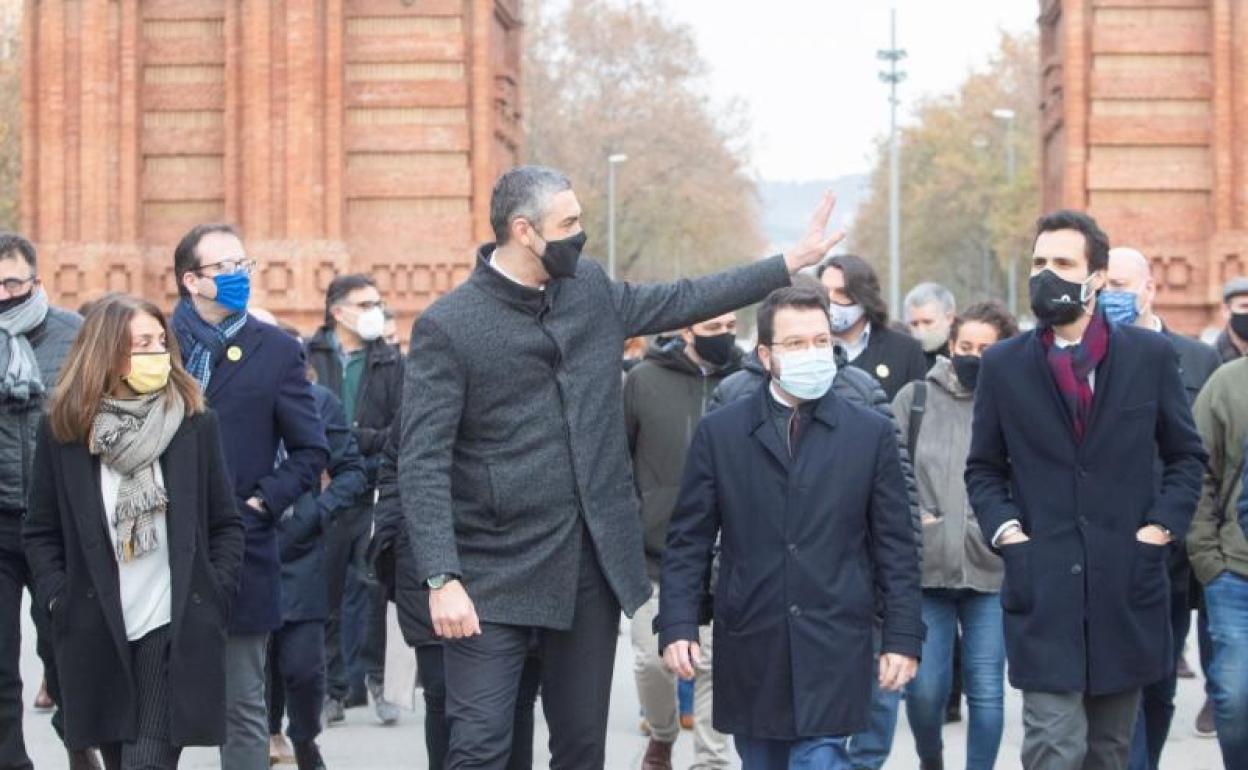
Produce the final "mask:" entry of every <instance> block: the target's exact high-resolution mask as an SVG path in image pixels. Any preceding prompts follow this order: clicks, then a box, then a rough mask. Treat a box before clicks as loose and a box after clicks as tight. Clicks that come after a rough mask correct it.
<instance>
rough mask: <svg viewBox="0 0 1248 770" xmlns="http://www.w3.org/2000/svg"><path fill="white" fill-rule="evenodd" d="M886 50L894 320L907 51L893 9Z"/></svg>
mask: <svg viewBox="0 0 1248 770" xmlns="http://www.w3.org/2000/svg"><path fill="white" fill-rule="evenodd" d="M889 46H891V47H890V48H888V49H887V50H883V51H879V52H877V53H876V58H878V59H880V60H881V61H886V62H888V69H887V70H885V71H884V72H881V73H880V80H882V81H884V82H885V83H888V86H889V90H888V103H889V105H890V106H891V108H892V112H891V114H890V119H889V121H890V122H889V138H888V305H889V312H890V313H891V314H892V315H893V316H894V317H896V316H897V314H898V313H899V312H900V311H901V190H900V189H899V188H900V184H901V171H900V166H899V163H898V156H899V154H900V148H899V147H898V144H897V105H898V103H899V102H898V100H897V85H898V84H899V83H901V81H903V80H905V79H906V73H905V72H903V71H902V70H900V69H898V66H897V65H898V63H899V62H900V61H901V60H902V59H904V58H906V51H905V49H903V48H898V47H897V9H896V8H894V9H892V16H891V22H890V38H889Z"/></svg>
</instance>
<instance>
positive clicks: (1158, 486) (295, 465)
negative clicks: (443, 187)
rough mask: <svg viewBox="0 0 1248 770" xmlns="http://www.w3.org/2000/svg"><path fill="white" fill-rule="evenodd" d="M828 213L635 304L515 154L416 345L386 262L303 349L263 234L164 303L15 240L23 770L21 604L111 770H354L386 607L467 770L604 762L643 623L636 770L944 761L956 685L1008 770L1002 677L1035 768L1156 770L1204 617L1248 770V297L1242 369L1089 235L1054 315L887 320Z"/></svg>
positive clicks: (78, 743)
mask: <svg viewBox="0 0 1248 770" xmlns="http://www.w3.org/2000/svg"><path fill="white" fill-rule="evenodd" d="M834 205H835V201H834V199H833V198H832V197H831V196H830V195H828V196H825V197H824V199H823V200H822V201H821V202H820V204H819V206H818V208H817V210H816V211H815V213H814V216H813V217H812V221H811V224H810V227H809V229H808V230H807V232H806V233H805V235H804V236H803V238H802V239H801V240H800V241H799V242H798V243H796V244H794V245H793V246H791V247H790V248H789V249H788V250H786V251H785V252H784V253H783V254H779V255H777V256H775V257H772V258H770V259H766V260H759V261H754V260H746V259H743V260H742V262H743V266H741V267H738V268H735V269H732V270H728V271H725V272H722V273H719V274H715V275H711V276H706V277H702V278H695V279H689V280H681V281H677V282H675V283H670V284H646V285H643V284H630V283H626V282H617V281H613V280H611V279H610V278H609V277H608V276H607V274H606V273H605V271H604V270H603V269H602V268H601V267H600V266H599V265H598V264H597V263H596V262H594V261H591V260H588V259H582V257H581V254H582V250H583V248H584V246H585V244H586V241H587V235H586V233H585V231H584V228H583V227H582V223H581V209H580V204H579V202H578V200H577V198H576V195H575V192H574V191H573V189H572V185H571V183H570V182H569V181H568V179H567V178H566V177H565V176H563V175H562V174H560V173H559V172H557V171H554V170H551V169H547V168H542V167H535V166H522V167H517V168H515V169H512V170H510V171H508V172H506V173H505V174H503V175H502V176H501V177H500V178H499V180H498V181H497V183H496V185H495V187H494V190H493V195H492V199H491V206H490V223H491V226H492V229H493V231H494V236H495V241H494V242H493V243H490V244H486V245H484V246H482V247H481V249H480V250H479V252H478V255H477V262H476V266H475V269H474V270H473V272H472V273H471V275H470V276H469V277H468V279H467V280H466V281H465V282H464V283H463V284H461V285H460V286H459V287H457V288H456V289H454V290H452V291H451V292H449V293H448V294H447V295H445V296H443V297H441V298H440V299H438V300H437V301H435V302H434V303H433V304H432V305H431V306H430V307H429V308H428V309H427V310H426V311H425V312H423V313H422V314H421V315H420V317H419V318H418V319H417V321H416V323H415V324H414V326H413V328H412V332H411V338H410V342H409V345H410V351H409V352H408V353H407V354H406V356H405V355H403V354H402V352H401V351H400V348H399V345H398V342H397V339H396V337H395V330H394V323H393V316H392V315H391V314H389V312H388V310H387V308H386V306H385V304H384V301H383V298H382V295H381V292H380V291H379V290H378V288H377V285H376V284H375V283H374V282H373V281H372V280H371V278H370V277H369V276H367V275H359V274H353V275H341V276H338V277H337V278H335V279H334V280H333V281H332V283H331V284H330V285H329V287H328V290H327V292H326V297H325V316H324V322H323V324H322V325H321V326H320V328H318V329H316V330H315V331H314V332H313V333H311V334H309V335H307V336H306V337H305V335H304V334H303V333H302V332H301V331H300V330H297V329H294V328H292V327H290V326H289V325H286V324H284V323H283V322H282V321H281V320H280V319H278V318H276V317H274V316H273V315H272V314H271V313H269V312H267V311H265V310H264V309H263V308H259V307H256V306H255V305H254V303H252V302H251V301H250V277H251V275H252V273H253V271H254V270H255V268H256V264H255V261H254V260H252V259H251V258H249V257H248V256H247V251H246V249H245V246H244V243H243V240H242V236H241V235H240V233H239V232H238V231H237V230H235V229H234V228H232V227H230V226H228V225H220V224H204V225H200V226H197V227H195V228H193V229H192V230H191V231H190V232H188V233H187V234H186V236H185V237H184V238H183V239H182V240H181V241H180V242H179V243H178V244H177V245H176V247H175V248H174V251H173V268H174V275H175V276H176V281H177V290H178V293H179V300H178V302H177V304H176V306H175V307H174V308H173V309H172V312H171V313H169V314H166V312H165V310H164V309H162V308H160V307H158V306H156V305H155V304H153V303H151V302H149V301H147V300H145V299H142V298H139V297H132V296H128V295H123V294H109V295H106V296H103V297H100V298H98V299H95V300H93V301H92V302H90V303H88V304H87V305H86V306H84V307H82V308H80V309H79V312H71V311H69V310H65V309H60V308H56V307H53V306H51V304H50V298H49V297H48V295H47V293H46V292H45V290H44V288H43V285H42V283H41V281H40V279H39V271H38V264H39V263H38V260H37V257H36V252H35V248H34V246H33V245H32V244H31V243H30V242H29V241H27V240H26V239H25V238H23V237H21V236H20V235H16V234H0V372H2V373H3V374H2V376H0V612H3V613H4V616H3V618H0V770H21V769H23V768H31V767H32V765H31V762H30V759H29V757H28V756H27V753H26V749H25V746H24V742H23V733H22V726H23V720H22V713H23V702H22V682H21V678H20V676H19V673H18V665H19V658H20V650H21V641H20V631H19V628H20V622H19V621H20V618H19V614H20V608H21V606H22V599H23V592H24V591H27V590H28V591H29V592H30V594H31V597H32V601H31V616H32V619H33V622H34V627H35V629H36V636H37V644H36V649H37V653H38V656H39V658H40V660H41V662H42V664H43V670H44V676H45V685H44V688H43V690H42V691H41V693H40V699H41V701H45V702H46V704H47V705H48V706H49V707H50V709H51V710H53V712H54V714H53V717H52V724H53V726H54V728H55V729H56V732H57V734H58V735H59V736H60V738H61V739H62V741H63V742H64V745H65V747H66V750H67V756H68V760H69V765H70V767H71V768H74V770H79V769H80V768H96V767H101V766H102V767H106V768H109V770H114V769H117V768H123V769H124V770H147V769H149V768H173V767H176V766H177V765H178V760H179V756H180V754H181V751H182V749H183V747H187V746H219V747H220V760H221V767H222V768H224V769H225V770H260V769H261V768H267V767H269V766H270V764H271V763H285V762H293V763H294V764H296V765H297V766H298V767H299V768H300V770H316V769H317V768H324V767H325V761H324V759H323V758H322V756H321V752H320V749H319V747H318V739H319V738H320V735H321V732H322V730H323V729H324V728H325V727H326V726H332V725H334V724H337V723H340V722H342V721H343V719H344V718H345V710H346V709H348V708H352V707H356V706H369V707H371V709H372V711H373V714H374V715H375V717H376V719H377V721H378V722H380V723H381V724H383V725H391V724H394V723H395V722H397V721H399V719H400V710H399V708H398V707H397V706H396V705H395V704H394V703H392V702H390V701H389V700H388V699H387V695H386V692H387V688H386V676H385V674H386V648H387V642H388V641H390V642H392V643H393V642H394V641H395V640H387V612H388V607H389V606H390V605H391V604H392V603H393V604H394V605H395V607H396V609H397V617H398V619H399V627H400V630H401V634H402V637H403V642H404V643H405V644H406V645H407V646H408V647H410V648H412V650H413V653H412V655H413V657H414V659H415V663H416V668H417V671H418V682H419V684H420V686H421V689H422V692H423V698H424V705H425V708H424V719H425V721H424V739H425V740H424V743H425V749H426V755H427V763H428V766H429V767H430V768H435V770H436V769H440V768H444V767H445V768H455V769H459V768H469V767H473V768H497V769H499V770H501V769H502V768H514V769H517V770H518V769H519V768H528V767H531V766H532V764H533V733H534V719H535V709H536V708H537V704H538V703H539V702H540V704H541V708H542V709H543V712H544V715H545V719H546V723H547V725H548V728H549V733H550V754H551V757H552V758H551V767H556V768H578V769H580V768H595V767H602V766H603V765H604V763H605V760H606V752H607V720H608V710H609V704H610V692H611V688H612V686H613V681H612V680H613V675H614V666H615V657H616V646H617V643H618V637H619V632H620V619H621V614H623V615H625V616H628V617H629V618H631V624H630V636H629V639H630V641H631V646H632V651H633V660H634V663H635V665H634V675H635V678H636V687H637V693H638V697H639V701H640V706H641V712H642V724H643V728H644V731H645V733H646V734H647V736H648V738H647V741H648V742H647V744H646V748H645V751H644V755H643V756H642V759H641V768H642V770H669V769H670V768H671V767H672V766H673V753H672V749H673V745H674V743H675V741H676V740H677V739H678V736H679V735H680V733H681V727H682V724H684V725H685V726H687V727H689V728H691V730H692V735H693V741H694V755H695V764H694V766H695V767H700V768H712V767H726V766H730V765H731V764H732V761H733V760H732V754H733V752H735V753H736V755H737V756H739V758H740V761H741V764H742V765H743V767H744V768H746V770H772V769H773V768H774V769H776V770H780V769H785V768H792V769H793V770H805V769H807V768H817V769H821V770H878V768H880V767H882V766H883V764H884V763H885V761H886V760H887V758H888V757H889V755H890V753H892V752H893V751H894V750H896V751H899V752H907V751H909V749H906V748H902V747H894V739H895V733H896V727H897V722H898V718H899V711H900V709H901V707H902V704H903V703H904V707H905V710H906V715H907V721H908V723H909V725H910V729H911V733H912V736H913V744H914V745H913V750H912V751H913V762H914V764H915V765H917V766H918V767H919V768H921V770H939V769H941V768H943V767H944V747H943V743H942V729H943V727H944V725H945V724H946V723H947V722H948V721H949V719H950V714H951V712H953V715H954V716H955V717H957V718H960V714H961V700H962V696H963V694H964V695H965V700H966V707H967V708H966V719H967V725H968V729H967V746H966V751H965V756H966V767H967V768H968V770H983V769H987V768H992V767H994V766H995V765H996V764H997V763H998V756H999V754H1000V748H1001V743H1002V734H1003V728H1004V725H1005V722H1006V719H1007V714H1006V707H1005V696H1004V693H1005V682H1006V680H1007V671H1008V681H1009V683H1010V684H1011V685H1012V686H1013V687H1014V688H1016V689H1018V690H1020V691H1021V692H1022V694H1023V709H1022V714H1021V719H1022V722H1023V726H1024V732H1025V738H1024V743H1023V747H1022V752H1021V757H1020V758H1018V759H1019V761H1021V764H1022V765H1023V766H1024V767H1026V768H1028V769H1029V770H1080V769H1084V768H1086V769H1087V770H1102V769H1105V770H1110V769H1119V768H1123V769H1125V768H1130V770H1156V768H1158V766H1159V763H1160V758H1161V756H1162V754H1163V752H1164V750H1165V748H1166V743H1167V738H1168V735H1169V732H1170V727H1171V721H1172V718H1173V715H1174V700H1175V691H1176V680H1177V677H1178V676H1179V673H1180V670H1181V668H1182V667H1183V666H1182V664H1183V663H1184V657H1183V644H1184V641H1185V640H1186V639H1187V637H1188V634H1189V631H1190V630H1191V624H1192V618H1193V614H1195V615H1196V619H1197V632H1198V633H1197V638H1198V640H1199V643H1198V647H1199V653H1200V664H1201V668H1202V669H1203V672H1204V675H1205V678H1206V681H1207V687H1206V691H1207V696H1208V702H1207V704H1206V707H1205V709H1203V710H1202V714H1201V716H1200V719H1199V720H1198V721H1200V722H1201V723H1202V724H1203V725H1204V728H1205V730H1206V731H1207V732H1210V733H1216V736H1217V739H1218V741H1219V743H1220V747H1221V751H1222V756H1223V759H1224V763H1225V766H1226V767H1227V768H1232V769H1238V768H1244V767H1248V541H1246V540H1245V537H1244V531H1245V524H1248V487H1246V486H1245V483H1244V480H1245V464H1246V461H1245V458H1246V457H1248V451H1246V446H1245V442H1246V441H1248V277H1240V278H1235V279H1233V280H1231V281H1230V282H1228V283H1227V285H1226V287H1225V290H1224V295H1223V300H1224V314H1225V319H1224V320H1225V328H1224V329H1223V330H1222V332H1221V334H1220V335H1219V337H1218V339H1217V340H1216V342H1215V344H1213V345H1206V344H1205V343H1203V342H1200V341H1198V340H1195V339H1192V338H1188V337H1185V336H1183V335H1181V334H1178V333H1176V332H1175V331H1173V330H1172V329H1171V328H1169V327H1168V326H1167V325H1166V323H1165V320H1164V319H1163V318H1162V317H1161V316H1160V315H1159V314H1158V313H1157V311H1156V309H1155V308H1154V301H1155V299H1156V293H1157V292H1156V284H1155V282H1154V281H1153V278H1152V276H1151V273H1150V263H1149V260H1148V259H1147V256H1146V255H1144V254H1141V253H1140V252H1139V251H1137V250H1135V249H1132V248H1129V247H1127V246H1126V245H1115V246H1116V247H1115V248H1111V242H1110V239H1109V237H1108V236H1107V235H1106V234H1105V233H1104V232H1103V231H1102V230H1101V229H1100V228H1099V227H1098V225H1097V223H1096V222H1095V220H1093V219H1092V218H1091V217H1089V216H1088V215H1086V214H1084V213H1080V212H1074V211H1059V212H1053V213H1050V214H1046V215H1045V216H1043V217H1041V218H1040V220H1039V221H1038V223H1037V228H1036V232H1035V238H1034V247H1033V255H1032V260H1031V263H1032V264H1031V276H1030V280H1029V285H1028V289H1029V295H1030V310H1031V318H1029V319H1017V318H1015V317H1013V316H1012V315H1011V314H1010V313H1009V312H1007V310H1006V309H1005V307H1004V305H1002V304H1001V303H1000V302H998V301H995V300H992V299H988V298H986V299H984V300H982V301H979V302H976V303H975V304H971V305H969V306H967V307H965V308H963V309H959V308H958V306H957V303H956V301H955V298H954V296H953V294H952V293H951V292H950V291H949V290H948V289H946V288H945V287H943V286H941V285H940V284H938V283H934V282H927V283H923V284H920V285H918V286H916V287H915V288H914V289H913V290H912V291H911V292H910V293H909V294H908V295H907V297H906V299H905V301H904V303H903V305H904V309H903V315H904V318H903V319H900V320H899V321H898V322H893V321H892V319H890V318H889V312H888V308H887V306H886V303H885V302H884V301H883V299H882V298H881V291H880V284H879V280H878V278H877V276H876V274H875V272H874V270H873V269H872V267H871V266H870V264H869V263H868V262H867V261H865V260H863V259H861V258H859V257H857V256H853V255H848V254H838V255H834V256H829V254H830V252H831V250H832V249H833V247H834V246H835V245H836V244H837V243H838V242H839V241H840V240H841V238H842V237H843V233H841V232H834V233H831V234H829V233H828V232H827V224H828V221H829V218H830V216H831V213H832V210H833V207H834ZM937 277H938V276H933V278H937ZM759 303H761V304H759ZM755 304H758V307H757V313H756V318H755V326H756V330H757V334H756V339H755V340H754V341H753V344H751V345H750V346H749V348H750V349H749V350H746V349H745V342H746V341H745V339H744V338H743V335H742V334H741V328H743V327H744V324H743V323H742V319H741V318H739V317H738V315H737V314H738V312H739V311H740V310H741V309H742V308H745V307H747V306H751V305H755ZM1020 321H1026V323H1025V324H1022V325H1025V326H1027V327H1028V328H1027V329H1026V330H1025V331H1023V330H1020ZM629 351H631V353H630V352H629ZM622 356H624V358H623V360H624V365H623V366H621V360H622ZM391 646H393V644H392V645H391ZM1007 663H1008V665H1007ZM682 684H684V685H685V686H688V687H690V688H691V691H692V704H691V706H690V707H689V708H688V709H687V711H688V712H689V713H688V715H687V717H686V715H685V714H684V713H683V712H684V711H686V709H682V708H679V707H678V703H679V699H678V691H679V690H680V689H681V687H682ZM1205 723H1209V724H1205ZM1014 761H1015V758H1013V757H1011V758H1009V759H1008V760H1007V762H1009V763H1010V764H1013V763H1014Z"/></svg>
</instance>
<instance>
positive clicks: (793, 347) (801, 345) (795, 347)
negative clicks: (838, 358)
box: [770, 334, 833, 353]
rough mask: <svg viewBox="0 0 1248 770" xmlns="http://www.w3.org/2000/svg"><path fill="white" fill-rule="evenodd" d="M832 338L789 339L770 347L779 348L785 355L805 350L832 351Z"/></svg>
mask: <svg viewBox="0 0 1248 770" xmlns="http://www.w3.org/2000/svg"><path fill="white" fill-rule="evenodd" d="M832 344H833V343H832V337H831V336H829V335H826V334H824V335H820V336H818V337H815V338H814V339H805V340H803V339H796V338H794V339H787V340H781V341H780V342H773V343H771V345H770V347H773V348H779V349H780V350H783V351H784V352H785V353H800V352H801V351H803V350H809V349H810V348H814V349H815V350H831V349H832Z"/></svg>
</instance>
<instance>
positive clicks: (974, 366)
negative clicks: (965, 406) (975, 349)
mask: <svg viewBox="0 0 1248 770" xmlns="http://www.w3.org/2000/svg"><path fill="white" fill-rule="evenodd" d="M950 360H951V361H952V362H953V373H954V374H956V375H957V376H958V382H960V383H962V387H964V388H966V389H967V390H969V391H971V392H972V393H974V392H975V384H976V383H977V382H979V364H980V360H981V359H980V357H979V356H954V357H953V358H951V359H950Z"/></svg>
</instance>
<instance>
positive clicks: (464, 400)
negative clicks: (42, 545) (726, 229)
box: [399, 166, 842, 769]
mask: <svg viewBox="0 0 1248 770" xmlns="http://www.w3.org/2000/svg"><path fill="white" fill-rule="evenodd" d="M833 205H834V200H833V198H832V196H831V195H827V196H825V197H824V199H823V201H822V202H821V203H820V205H819V208H818V210H817V211H816V213H815V217H814V220H813V222H812V224H811V227H810V230H809V231H808V232H807V234H806V236H805V237H804V238H803V240H802V241H801V242H800V243H799V244H798V245H796V246H794V247H793V248H791V249H790V250H789V251H788V252H787V253H786V254H784V255H782V256H781V255H777V256H775V257H772V258H771V259H767V260H763V261H758V262H753V263H751V264H749V265H747V266H744V267H739V268H736V269H734V270H729V271H727V272H724V273H721V274H718V275H714V276H709V277H705V278H698V279H693V280H683V281H678V282H676V283H672V284H665V285H642V286H637V285H631V284H628V283H623V282H616V281H613V280H611V279H610V278H609V277H608V276H607V274H606V272H605V271H604V270H603V269H602V268H601V267H600V266H599V265H598V264H597V263H595V262H591V261H589V260H583V259H580V255H581V249H582V248H583V247H584V245H585V241H586V235H585V232H584V230H583V229H582V226H581V207H580V204H579V203H578V202H577V199H576V194H575V193H574V192H573V191H572V185H571V183H570V182H569V181H568V179H567V178H566V177H565V176H564V175H563V174H561V173H559V172H557V171H554V170H551V169H547V168H541V167H535V166H522V167H518V168H514V169H512V170H510V171H508V172H507V173H505V174H504V175H503V176H502V177H500V178H499V180H498V182H497V183H496V184H495V187H494V190H493V194H492V197H491V201H490V224H491V226H492V228H493V230H494V234H495V236H496V238H497V240H498V242H497V244H493V243H491V244H487V245H485V246H483V247H481V249H480V251H479V253H478V258H477V266H476V269H475V271H474V272H473V274H472V276H471V277H470V278H469V279H468V281H467V282H465V283H464V284H463V285H461V286H460V287H458V288H457V289H455V290H454V291H452V292H451V293H449V294H447V295H446V296H444V297H442V298H441V299H439V300H438V301H437V302H435V303H434V304H433V305H432V306H430V308H429V309H428V310H427V311H425V313H424V314H423V315H422V316H421V317H420V320H419V321H417V323H416V325H415V327H414V328H413V334H412V351H411V354H410V356H409V359H408V362H407V368H406V384H405V388H404V394H403V404H404V407H403V441H402V447H401V452H400V461H399V483H400V488H401V494H402V501H403V508H404V512H405V515H406V517H407V520H408V522H409V526H410V529H411V543H412V547H413V549H414V551H415V563H416V567H417V569H418V571H419V573H420V575H419V576H420V579H422V580H424V581H425V582H426V583H427V585H428V586H429V588H430V600H429V603H430V610H431V614H432V619H433V624H434V628H435V631H436V632H437V634H438V635H439V636H441V637H443V638H445V639H447V640H448V643H447V645H446V649H445V667H446V687H447V718H448V721H449V724H450V729H451V739H450V744H451V745H450V752H449V756H448V758H447V767H448V768H463V767H481V768H502V767H504V766H505V765H506V763H507V754H508V752H509V750H510V746H511V726H512V721H513V712H514V710H515V699H516V692H517V688H518V685H519V681H520V672H521V670H522V668H523V666H524V661H525V658H526V656H527V655H528V654H529V648H530V643H531V641H532V640H534V639H536V644H537V645H538V649H539V653H540V655H541V656H542V657H543V658H544V659H545V660H547V661H551V662H552V665H548V666H543V667H542V673H543V681H542V685H541V686H542V705H543V707H544V709H545V712H546V717H547V722H548V723H549V725H550V732H551V740H550V745H551V754H552V760H551V767H553V768H573V767H574V768H578V769H580V768H592V767H601V766H602V764H603V761H604V752H605V744H606V723H607V711H608V705H609V701H610V690H611V676H612V671H613V667H614V663H615V645H616V641H617V636H618V633H619V629H618V623H619V613H620V610H621V609H623V611H624V612H625V613H627V614H629V615H631V614H632V613H633V612H634V611H635V610H636V609H637V608H638V607H640V606H641V604H642V603H643V602H645V600H646V598H647V597H648V596H649V594H650V591H651V585H650V581H649V580H648V579H647V577H646V570H645V563H644V549H643V548H642V533H641V517H640V514H639V513H638V505H637V500H636V496H635V492H634V484H633V479H632V471H631V468H630V462H629V453H628V441H627V438H626V436H625V434H624V416H623V399H622V396H621V381H620V358H621V355H622V353H623V348H624V341H625V340H626V339H627V338H629V337H634V336H638V335H644V334H654V333H658V332H661V331H666V330H669V329H679V328H682V327H686V326H689V325H691V324H693V323H696V322H698V321H700V320H703V319H706V318H710V317H714V316H717V315H721V314H723V313H726V312H728V311H730V310H734V309H736V308H739V307H742V306H744V305H748V304H750V303H753V302H757V301H759V300H761V299H762V298H764V297H765V296H767V294H768V293H770V292H771V291H772V290H773V289H776V288H779V287H781V286H786V285H788V283H789V276H790V275H791V274H792V273H794V272H797V271H798V270H801V269H802V268H804V267H809V266H811V265H813V264H816V263H817V262H818V261H819V260H820V259H822V258H823V256H824V255H825V254H826V253H827V252H828V250H829V249H831V248H832V246H833V245H835V244H836V242H837V241H839V240H840V238H841V237H842V236H841V234H840V233H836V234H833V235H832V236H830V237H829V236H826V235H825V234H824V230H825V228H826V226H827V222H828V218H829V216H830V215H831V212H832V207H833ZM571 661H574V662H575V666H576V672H575V674H574V675H570V674H569V670H568V668H567V664H568V663H569V662H571Z"/></svg>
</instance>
